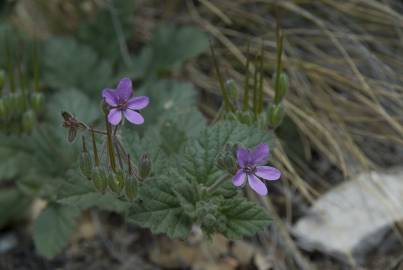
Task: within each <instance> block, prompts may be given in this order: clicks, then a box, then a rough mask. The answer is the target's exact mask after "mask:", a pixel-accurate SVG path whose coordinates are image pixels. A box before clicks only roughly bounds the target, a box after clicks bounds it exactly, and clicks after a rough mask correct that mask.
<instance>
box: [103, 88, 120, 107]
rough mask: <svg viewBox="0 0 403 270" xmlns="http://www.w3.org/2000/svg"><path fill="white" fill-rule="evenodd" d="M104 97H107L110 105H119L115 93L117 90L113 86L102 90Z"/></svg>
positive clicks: (106, 100) (106, 99)
mask: <svg viewBox="0 0 403 270" xmlns="http://www.w3.org/2000/svg"><path fill="white" fill-rule="evenodd" d="M102 97H103V98H104V99H105V102H106V103H107V104H108V105H109V106H116V105H117V99H116V95H115V91H114V90H113V89H111V88H106V89H104V90H102Z"/></svg>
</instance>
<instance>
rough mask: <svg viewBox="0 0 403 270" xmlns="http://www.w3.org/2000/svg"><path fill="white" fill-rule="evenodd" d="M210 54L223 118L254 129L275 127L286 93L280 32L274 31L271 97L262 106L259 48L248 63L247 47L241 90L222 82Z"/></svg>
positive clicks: (261, 75)
mask: <svg viewBox="0 0 403 270" xmlns="http://www.w3.org/2000/svg"><path fill="white" fill-rule="evenodd" d="M211 52H212V56H213V60H214V66H215V70H216V73H217V77H218V81H219V84H220V90H221V95H222V97H223V109H224V112H225V114H224V117H225V118H226V119H229V120H236V121H239V122H241V123H244V124H247V125H249V124H257V125H258V126H261V127H269V128H270V129H275V128H277V127H278V126H279V125H280V124H281V122H282V120H283V118H284V106H283V100H284V97H285V95H286V93H287V91H288V78H287V74H286V73H285V72H283V68H282V55H283V35H282V33H281V29H280V28H279V27H278V28H277V61H276V68H275V72H274V76H273V80H272V81H273V89H274V93H275V95H274V98H273V100H272V101H271V102H270V103H269V104H268V106H266V107H265V100H264V63H263V59H264V52H263V49H262V50H261V52H260V54H256V55H255V57H254V59H253V60H251V59H250V57H249V48H248V53H247V54H248V57H247V59H246V68H245V77H244V82H243V87H242V88H241V87H238V85H237V83H236V82H235V81H234V80H231V79H230V80H227V81H226V82H224V80H223V78H222V75H221V73H220V69H219V68H218V63H217V59H216V56H215V53H214V49H213V48H212V47H211ZM252 64H253V65H252ZM239 89H241V90H242V92H243V93H241V91H240V90H239ZM219 116H221V114H220V115H219Z"/></svg>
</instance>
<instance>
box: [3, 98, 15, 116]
mask: <svg viewBox="0 0 403 270" xmlns="http://www.w3.org/2000/svg"><path fill="white" fill-rule="evenodd" d="M3 101H4V107H5V111H6V115H7V116H12V115H14V114H15V113H16V110H15V104H16V102H15V96H14V94H13V93H11V94H9V95H6V96H4V97H3Z"/></svg>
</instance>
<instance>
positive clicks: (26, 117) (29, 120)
mask: <svg viewBox="0 0 403 270" xmlns="http://www.w3.org/2000/svg"><path fill="white" fill-rule="evenodd" d="M35 123H36V117H35V113H34V111H32V110H28V111H26V112H25V113H24V114H23V115H22V128H23V130H24V131H25V132H30V131H31V130H32V129H33V128H34V126H35Z"/></svg>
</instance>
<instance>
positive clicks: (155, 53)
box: [129, 24, 209, 77]
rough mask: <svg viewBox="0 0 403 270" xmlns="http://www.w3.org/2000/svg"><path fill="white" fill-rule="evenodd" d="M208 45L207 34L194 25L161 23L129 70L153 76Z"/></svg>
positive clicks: (135, 73) (180, 63)
mask: <svg viewBox="0 0 403 270" xmlns="http://www.w3.org/2000/svg"><path fill="white" fill-rule="evenodd" d="M208 46H209V42H208V37H207V35H206V34H205V33H204V32H202V31H201V30H200V29H199V28H196V27H193V26H182V27H177V26H174V25H171V24H167V25H162V26H161V27H160V28H159V29H158V30H157V31H156V33H155V34H154V36H153V38H152V40H151V41H150V43H149V44H148V45H147V46H146V47H144V48H143V50H142V51H141V53H140V55H139V56H137V57H135V58H134V59H133V64H132V67H131V68H130V69H129V72H131V73H133V75H134V76H136V77H138V76H144V77H153V76H155V75H158V74H159V73H161V72H165V71H169V70H171V69H177V68H179V67H180V66H181V65H182V64H183V63H184V62H185V61H186V60H188V59H190V58H193V57H195V56H197V55H199V54H200V53H202V52H203V51H205V50H206V49H207V48H208Z"/></svg>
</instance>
